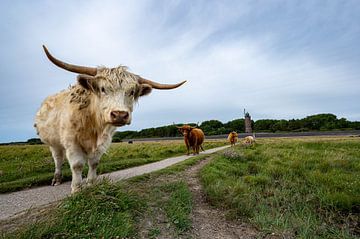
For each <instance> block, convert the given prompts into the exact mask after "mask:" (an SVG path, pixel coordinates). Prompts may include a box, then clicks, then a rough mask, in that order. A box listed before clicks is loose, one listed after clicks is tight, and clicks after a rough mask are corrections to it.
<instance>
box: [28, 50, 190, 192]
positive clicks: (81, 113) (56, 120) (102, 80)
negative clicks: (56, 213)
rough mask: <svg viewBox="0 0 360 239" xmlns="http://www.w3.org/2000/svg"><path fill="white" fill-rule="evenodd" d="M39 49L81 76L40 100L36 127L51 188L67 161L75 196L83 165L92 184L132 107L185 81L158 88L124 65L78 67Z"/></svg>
mask: <svg viewBox="0 0 360 239" xmlns="http://www.w3.org/2000/svg"><path fill="white" fill-rule="evenodd" d="M43 48H44V50H45V53H46V55H47V57H48V58H49V60H50V61H51V62H52V63H54V64H55V65H57V66H58V67H60V68H63V69H65V70H68V71H71V72H74V73H78V74H79V75H78V77H77V84H75V85H74V86H71V87H70V88H69V89H67V90H64V91H61V92H59V93H57V94H55V95H52V96H49V97H47V98H46V99H45V100H44V102H43V103H42V105H41V107H40V109H39V111H38V112H37V114H36V118H35V125H34V126H35V128H36V130H37V133H38V135H39V136H40V138H41V140H42V141H43V142H44V143H45V144H48V145H49V146H50V150H51V153H52V156H53V158H54V161H55V173H54V179H53V180H52V185H58V184H60V183H61V167H62V164H63V162H64V160H65V157H66V158H67V159H68V161H69V164H70V168H71V172H72V182H71V192H72V193H73V192H76V191H78V190H79V189H80V188H81V183H82V178H81V173H82V170H83V167H84V164H85V162H86V161H87V162H88V165H89V172H88V175H87V183H92V182H93V181H94V180H95V179H96V176H97V175H96V167H97V165H98V163H99V160H100V157H101V155H102V154H103V153H104V152H105V151H106V150H107V148H108V147H109V146H110V143H111V140H112V136H113V134H114V132H115V130H116V127H120V126H123V125H127V124H130V123H131V113H132V111H133V105H134V102H136V101H137V100H138V98H139V97H141V96H144V95H147V94H149V93H150V92H151V90H152V89H153V88H154V89H161V90H163V89H174V88H177V87H179V86H181V85H182V84H183V83H184V82H185V81H183V82H181V83H178V84H174V85H167V84H160V83H156V82H153V81H150V80H146V79H144V78H142V77H140V76H138V75H135V74H133V73H130V72H129V71H127V68H126V67H124V66H119V67H116V68H105V67H98V68H92V67H84V66H76V65H72V64H68V63H65V62H62V61H60V60H58V59H56V58H55V57H53V56H52V55H51V54H50V53H49V51H48V50H47V49H46V47H45V46H43Z"/></svg>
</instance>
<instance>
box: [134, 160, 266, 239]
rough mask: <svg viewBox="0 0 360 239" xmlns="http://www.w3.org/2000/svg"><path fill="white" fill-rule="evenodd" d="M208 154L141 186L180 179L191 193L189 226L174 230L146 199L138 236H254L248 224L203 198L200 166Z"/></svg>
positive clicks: (160, 238) (158, 238) (229, 238)
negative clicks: (191, 164) (153, 231)
mask: <svg viewBox="0 0 360 239" xmlns="http://www.w3.org/2000/svg"><path fill="white" fill-rule="evenodd" d="M211 159H212V157H211V156H210V157H208V158H206V159H204V160H201V161H199V162H198V163H197V164H196V165H194V166H192V167H190V168H188V169H187V170H185V171H182V172H180V173H176V174H170V175H162V176H160V177H157V178H156V179H153V180H151V181H150V182H147V183H145V184H144V185H143V187H145V188H156V187H159V185H164V184H170V183H174V182H179V181H184V182H185V183H186V184H187V185H188V187H189V190H190V191H191V193H192V198H193V200H192V201H193V208H192V214H191V221H192V228H191V229H190V230H189V231H187V232H183V233H180V234H179V233H176V229H175V228H174V226H173V225H171V222H170V221H169V219H168V218H167V216H166V214H165V212H164V211H163V210H162V209H161V207H159V205H157V204H156V203H155V204H153V203H151V202H149V205H148V206H149V208H148V212H147V213H145V215H144V216H143V218H142V220H141V222H140V225H139V237H140V238H156V239H168V238H176V239H186V238H194V239H195V238H196V239H209V238H211V239H235V238H236V239H238V238H243V239H247V238H249V239H250V238H257V237H258V236H259V233H258V232H257V231H256V229H254V228H253V227H252V226H251V225H249V224H246V223H243V222H241V221H228V220H226V218H225V212H223V211H222V210H220V209H217V208H215V207H212V206H211V205H209V203H208V202H207V200H206V196H205V194H204V191H203V188H202V186H201V182H200V180H199V172H200V170H201V169H202V168H203V167H204V166H205V165H206V164H207V163H209V162H210V161H211ZM154 228H156V229H157V230H158V234H157V235H156V236H154V237H150V236H149V231H151V230H152V229H154Z"/></svg>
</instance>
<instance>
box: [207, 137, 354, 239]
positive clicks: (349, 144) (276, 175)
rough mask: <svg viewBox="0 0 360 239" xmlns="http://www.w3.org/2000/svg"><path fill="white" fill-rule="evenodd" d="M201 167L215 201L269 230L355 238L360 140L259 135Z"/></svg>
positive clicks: (230, 212)
mask: <svg viewBox="0 0 360 239" xmlns="http://www.w3.org/2000/svg"><path fill="white" fill-rule="evenodd" d="M257 142H258V143H257V144H256V145H253V146H251V147H246V148H245V147H239V146H237V147H235V149H234V148H233V149H229V150H227V151H226V152H224V153H221V154H219V155H218V156H217V157H216V159H215V160H213V161H212V162H211V163H210V164H208V165H206V166H205V167H204V168H203V169H202V171H201V180H202V183H203V184H204V187H205V191H206V193H207V195H208V197H209V199H210V201H211V203H212V204H214V205H216V206H218V207H222V208H225V209H227V210H228V217H229V218H245V219H247V220H248V221H250V222H251V223H252V224H254V225H255V226H256V227H257V228H259V229H260V231H262V232H263V233H264V234H267V233H275V234H282V235H285V236H287V235H288V236H291V237H298V238H354V237H355V234H356V235H358V236H359V234H360V231H359V222H360V217H359V213H360V140H359V139H356V138H338V139H336V138H335V139H334V138H303V139H259V140H258V141H257Z"/></svg>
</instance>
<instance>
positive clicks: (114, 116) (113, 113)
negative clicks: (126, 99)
mask: <svg viewBox="0 0 360 239" xmlns="http://www.w3.org/2000/svg"><path fill="white" fill-rule="evenodd" d="M110 116H111V119H112V120H115V119H116V113H115V111H112V112H111V113H110Z"/></svg>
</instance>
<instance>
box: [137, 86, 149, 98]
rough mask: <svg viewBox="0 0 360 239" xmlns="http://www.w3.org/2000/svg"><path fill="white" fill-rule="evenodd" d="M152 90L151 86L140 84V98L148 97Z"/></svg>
mask: <svg viewBox="0 0 360 239" xmlns="http://www.w3.org/2000/svg"><path fill="white" fill-rule="evenodd" d="M151 90H152V87H151V85H148V84H140V89H139V96H144V95H148V94H150V92H151Z"/></svg>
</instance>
